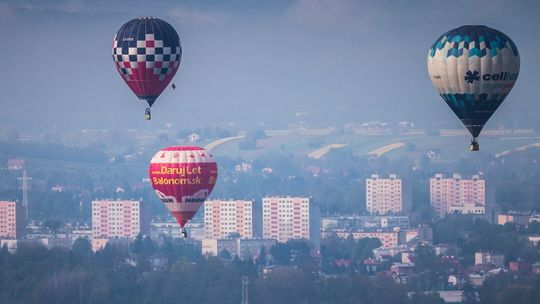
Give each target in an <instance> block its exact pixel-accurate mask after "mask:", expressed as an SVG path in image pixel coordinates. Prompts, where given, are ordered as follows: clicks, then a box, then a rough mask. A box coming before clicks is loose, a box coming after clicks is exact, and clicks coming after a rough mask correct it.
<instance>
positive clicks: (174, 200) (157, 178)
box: [148, 146, 218, 237]
mask: <svg viewBox="0 0 540 304" xmlns="http://www.w3.org/2000/svg"><path fill="white" fill-rule="evenodd" d="M148 171H149V172H148V174H149V177H150V182H151V183H152V187H154V190H155V192H156V194H157V196H158V197H159V199H160V200H161V201H162V202H163V203H164V204H165V206H166V207H167V209H169V211H170V212H171V213H172V215H173V216H174V217H175V218H176V220H177V221H178V224H180V227H181V228H182V234H183V235H184V237H186V236H187V233H186V230H185V229H184V225H185V224H186V222H187V221H189V220H190V219H191V218H192V217H193V216H194V215H195V213H196V212H197V210H198V209H199V207H200V206H201V205H202V204H203V203H204V201H205V200H206V198H207V197H208V195H209V194H210V192H212V189H213V188H214V185H215V183H216V179H217V174H218V170H217V165H216V162H215V161H214V158H213V157H212V155H211V154H209V153H208V152H207V151H206V150H205V149H203V148H199V147H180V146H175V147H168V148H165V149H162V150H160V151H159V152H157V153H156V154H155V155H154V156H153V157H152V160H151V161H150V167H149V170H148Z"/></svg>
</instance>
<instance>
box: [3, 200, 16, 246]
mask: <svg viewBox="0 0 540 304" xmlns="http://www.w3.org/2000/svg"><path fill="white" fill-rule="evenodd" d="M0 238H6V239H16V238H17V203H16V202H8V201H0Z"/></svg>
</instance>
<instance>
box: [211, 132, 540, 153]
mask: <svg viewBox="0 0 540 304" xmlns="http://www.w3.org/2000/svg"><path fill="white" fill-rule="evenodd" d="M327 133H328V132H327ZM485 133H486V134H485V135H482V136H481V137H480V139H479V142H480V151H481V152H480V153H483V154H488V155H493V156H495V155H496V154H498V153H501V152H503V151H507V150H511V151H512V150H514V149H518V148H520V147H523V146H526V145H531V144H535V143H538V142H540V136H538V134H536V133H534V132H532V131H528V130H519V131H516V132H514V133H512V132H510V131H503V130H495V131H490V130H487V131H486V132H485ZM271 134H272V136H268V137H266V138H264V139H259V140H258V142H257V149H252V150H240V149H239V146H238V143H239V142H240V141H241V140H242V139H241V138H238V139H234V140H229V141H227V142H225V143H222V144H220V145H216V146H215V147H214V149H213V150H212V152H213V153H214V154H215V155H220V156H230V157H240V158H243V159H246V160H250V159H254V158H256V157H257V156H258V155H264V154H272V153H279V154H287V155H289V154H292V155H294V156H307V155H308V154H309V153H310V152H313V151H316V150H318V149H321V148H324V147H326V146H329V145H333V144H345V146H344V147H342V148H340V149H348V150H350V151H351V152H352V153H353V154H355V155H358V156H366V154H367V153H368V152H370V151H373V150H375V149H378V148H381V147H384V146H387V145H391V144H395V143H404V144H405V146H403V147H399V148H396V149H393V150H391V151H389V152H387V153H385V154H384V157H388V158H399V157H404V156H405V157H412V158H417V157H420V156H421V155H425V154H426V153H427V152H428V151H429V150H436V151H438V152H439V153H440V159H441V160H456V159H459V158H462V157H464V156H467V155H468V154H469V153H470V152H469V151H468V148H469V142H470V136H468V135H467V134H465V133H464V132H463V130H441V136H428V135H425V134H424V133H423V132H410V133H407V134H390V133H386V134H385V133H381V134H332V133H330V134H319V135H318V134H313V133H310V132H306V133H303V132H281V133H279V132H272V133H271Z"/></svg>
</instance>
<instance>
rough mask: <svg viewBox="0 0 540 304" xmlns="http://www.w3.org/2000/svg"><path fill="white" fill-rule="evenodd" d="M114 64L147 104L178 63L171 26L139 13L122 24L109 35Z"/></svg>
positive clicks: (179, 55)
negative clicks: (114, 32)
mask: <svg viewBox="0 0 540 304" xmlns="http://www.w3.org/2000/svg"><path fill="white" fill-rule="evenodd" d="M112 56H113V60H114V65H115V67H116V69H117V70H118V73H120V76H122V78H123V79H124V81H125V82H126V84H127V85H128V86H129V88H130V89H131V90H132V91H133V93H135V95H137V97H139V99H140V100H142V101H145V102H147V103H148V108H147V109H146V115H145V118H146V119H150V107H152V105H153V104H154V102H155V101H156V99H157V98H158V96H159V95H160V94H161V92H163V90H164V89H165V88H166V87H167V85H168V84H169V82H170V81H171V80H172V78H173V77H174V75H175V74H176V71H177V70H178V68H179V66H180V60H181V59H182V47H181V46H180V38H179V37H178V33H176V31H175V30H174V28H173V27H172V26H171V25H170V24H169V23H167V22H165V21H163V20H161V19H158V18H154V17H139V18H136V19H133V20H130V21H128V22H127V23H126V24H124V25H122V27H120V29H119V30H118V32H117V33H116V35H115V36H114V39H113V45H112Z"/></svg>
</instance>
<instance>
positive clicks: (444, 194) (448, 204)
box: [429, 174, 486, 217]
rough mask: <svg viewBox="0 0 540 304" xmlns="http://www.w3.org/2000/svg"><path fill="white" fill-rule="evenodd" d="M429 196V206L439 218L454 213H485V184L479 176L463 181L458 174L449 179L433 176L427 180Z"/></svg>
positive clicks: (441, 175) (437, 175)
mask: <svg viewBox="0 0 540 304" xmlns="http://www.w3.org/2000/svg"><path fill="white" fill-rule="evenodd" d="M429 196H430V203H431V206H432V207H433V208H434V209H435V211H436V213H437V215H439V217H444V215H445V214H447V213H454V212H458V213H463V214H484V213H485V206H486V183H485V181H484V180H483V179H480V176H479V175H473V176H472V178H471V179H463V178H462V177H461V175H459V174H454V175H453V176H452V177H451V178H445V177H444V175H443V174H435V177H434V178H430V179H429Z"/></svg>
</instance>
